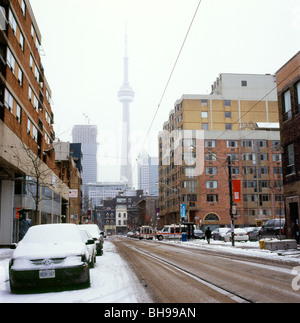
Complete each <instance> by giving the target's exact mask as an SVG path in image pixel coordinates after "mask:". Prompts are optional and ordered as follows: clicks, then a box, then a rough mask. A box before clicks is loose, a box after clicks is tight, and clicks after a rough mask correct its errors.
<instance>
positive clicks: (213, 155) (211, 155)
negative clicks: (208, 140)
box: [205, 154, 217, 161]
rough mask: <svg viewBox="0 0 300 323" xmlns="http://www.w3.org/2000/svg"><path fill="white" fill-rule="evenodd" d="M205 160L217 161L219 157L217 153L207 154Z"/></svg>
mask: <svg viewBox="0 0 300 323" xmlns="http://www.w3.org/2000/svg"><path fill="white" fill-rule="evenodd" d="M205 160H206V161H216V160H217V157H216V155H215V154H205Z"/></svg>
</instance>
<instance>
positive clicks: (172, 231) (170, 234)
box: [156, 224, 182, 240]
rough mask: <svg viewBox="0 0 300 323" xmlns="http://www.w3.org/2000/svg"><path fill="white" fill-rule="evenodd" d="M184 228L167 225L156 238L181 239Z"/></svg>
mask: <svg viewBox="0 0 300 323" xmlns="http://www.w3.org/2000/svg"><path fill="white" fill-rule="evenodd" d="M181 229H182V226H180V225H178V224H171V225H165V226H164V227H163V229H162V230H158V231H157V233H156V238H157V239H158V240H163V239H181V234H182V230H181Z"/></svg>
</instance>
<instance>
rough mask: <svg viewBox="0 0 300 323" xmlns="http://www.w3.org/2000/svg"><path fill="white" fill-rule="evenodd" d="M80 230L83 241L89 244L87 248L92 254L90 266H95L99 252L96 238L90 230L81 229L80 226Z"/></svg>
mask: <svg viewBox="0 0 300 323" xmlns="http://www.w3.org/2000/svg"><path fill="white" fill-rule="evenodd" d="M79 232H80V235H81V239H82V241H83V242H84V243H85V244H86V245H87V248H88V250H89V254H90V257H89V266H90V268H94V266H95V262H96V254H97V250H96V243H95V240H94V239H93V237H92V236H91V234H90V233H89V232H88V231H86V230H80V226H79Z"/></svg>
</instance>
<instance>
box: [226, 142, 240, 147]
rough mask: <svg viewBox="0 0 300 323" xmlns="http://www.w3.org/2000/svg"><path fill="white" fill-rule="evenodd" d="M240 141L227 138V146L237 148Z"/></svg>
mask: <svg viewBox="0 0 300 323" xmlns="http://www.w3.org/2000/svg"><path fill="white" fill-rule="evenodd" d="M237 147H238V142H237V141H236V140H227V148H237Z"/></svg>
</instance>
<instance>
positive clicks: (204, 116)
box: [201, 111, 208, 119]
mask: <svg viewBox="0 0 300 323" xmlns="http://www.w3.org/2000/svg"><path fill="white" fill-rule="evenodd" d="M201 118H203V119H206V118H208V113H207V111H202V112H201Z"/></svg>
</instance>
